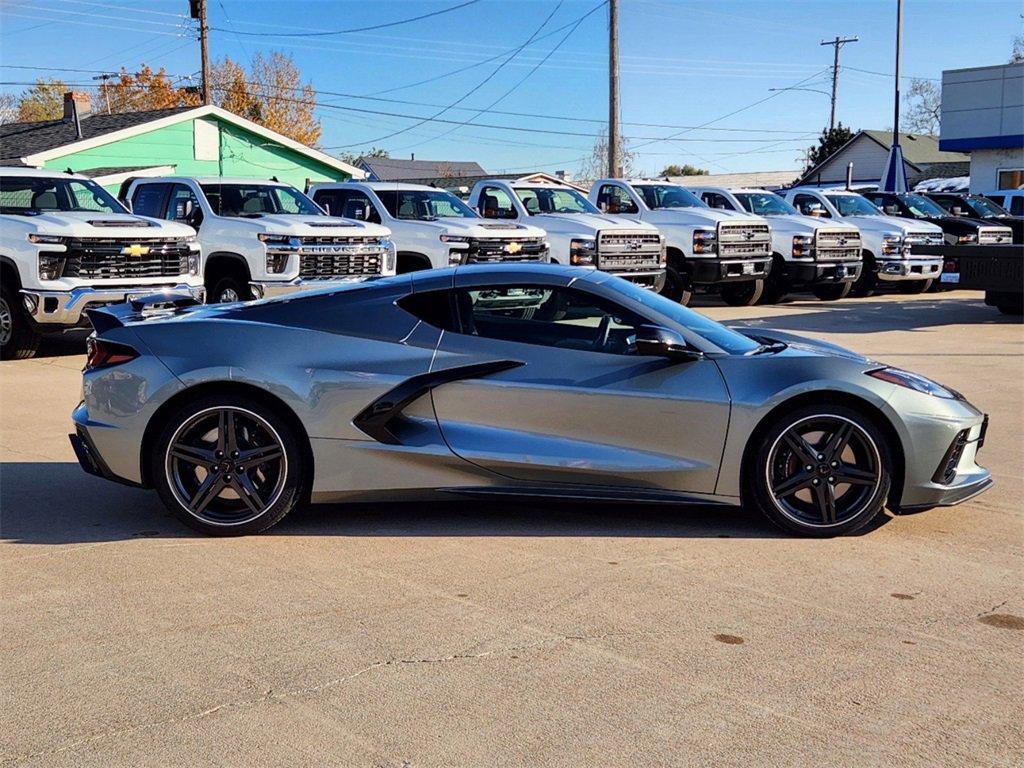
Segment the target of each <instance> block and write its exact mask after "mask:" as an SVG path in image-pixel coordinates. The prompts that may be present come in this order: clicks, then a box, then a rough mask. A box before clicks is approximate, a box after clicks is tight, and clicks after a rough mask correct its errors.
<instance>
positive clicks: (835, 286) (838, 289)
mask: <svg viewBox="0 0 1024 768" xmlns="http://www.w3.org/2000/svg"><path fill="white" fill-rule="evenodd" d="M852 288H853V283H830V284H828V285H816V286H814V288H813V292H814V295H815V296H817V297H818V298H819V299H821V300H822V301H839V300H840V299H845V298H846V297H847V296H849V295H850V290H851V289H852Z"/></svg>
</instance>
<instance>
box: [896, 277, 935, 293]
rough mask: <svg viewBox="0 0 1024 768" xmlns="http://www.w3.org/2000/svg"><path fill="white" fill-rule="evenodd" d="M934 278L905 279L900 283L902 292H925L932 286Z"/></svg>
mask: <svg viewBox="0 0 1024 768" xmlns="http://www.w3.org/2000/svg"><path fill="white" fill-rule="evenodd" d="M933 282H935V281H934V280H904V281H903V282H901V283H900V293H905V294H907V295H913V294H916V293H925V292H927V291H928V289H929V288H931V287H932V283H933Z"/></svg>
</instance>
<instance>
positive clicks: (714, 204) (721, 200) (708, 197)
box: [700, 192, 736, 211]
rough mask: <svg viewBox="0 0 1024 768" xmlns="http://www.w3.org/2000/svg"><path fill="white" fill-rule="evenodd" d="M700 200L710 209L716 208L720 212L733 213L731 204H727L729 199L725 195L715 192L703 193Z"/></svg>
mask: <svg viewBox="0 0 1024 768" xmlns="http://www.w3.org/2000/svg"><path fill="white" fill-rule="evenodd" d="M700 199H701V200H703V201H704V202H705V203H707V204H708V205H709V206H710V207H711V208H718V209H719V210H722V211H734V210H736V209H735V208H734V207H733V204H732V203H730V202H729V198H727V197H726V196H725V195H720V194H718V193H717V192H705V193H704V194H703V195H701V196H700Z"/></svg>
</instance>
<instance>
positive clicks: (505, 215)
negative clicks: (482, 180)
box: [480, 187, 516, 219]
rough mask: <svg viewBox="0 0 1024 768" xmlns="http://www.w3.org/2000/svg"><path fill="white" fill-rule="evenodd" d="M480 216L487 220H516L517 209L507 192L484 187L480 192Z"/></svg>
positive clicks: (496, 188)
mask: <svg viewBox="0 0 1024 768" xmlns="http://www.w3.org/2000/svg"><path fill="white" fill-rule="evenodd" d="M480 215H481V216H483V217H484V218H485V219H514V218H515V217H516V209H515V207H513V205H512V199H511V198H510V197H509V196H508V193H506V192H505V190H503V189H499V188H498V187H484V188H483V189H482V190H480Z"/></svg>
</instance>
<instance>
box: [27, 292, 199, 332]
mask: <svg viewBox="0 0 1024 768" xmlns="http://www.w3.org/2000/svg"><path fill="white" fill-rule="evenodd" d="M168 292H173V293H187V294H189V295H190V296H192V298H194V299H195V300H196V301H198V302H200V303H202V301H203V299H204V297H205V295H206V292H205V290H204V289H203V287H202V286H201V285H188V284H187V283H178V284H177V285H175V284H168V285H128V286H118V287H111V288H93V287H90V286H83V287H81V288H72V289H71V290H70V291H36V290H32V289H25V288H23V289H22V291H21V293H22V296H23V297H24V298H23V303H24V305H25V310H26V311H27V312H28V315H29V317H30V318H32V321H33V322H34V323H36V324H37V325H39V326H40V327H41V328H42V329H43V330H57V329H59V328H74V327H77V326H83V327H84V326H87V325H88V323H89V321H88V318H87V317H86V316H85V310H86V309H90V308H91V309H96V308H97V307H104V306H107V305H108V304H121V303H123V302H126V301H130V300H132V299H134V298H137V297H139V296H149V295H150V294H154V293H168Z"/></svg>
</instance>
